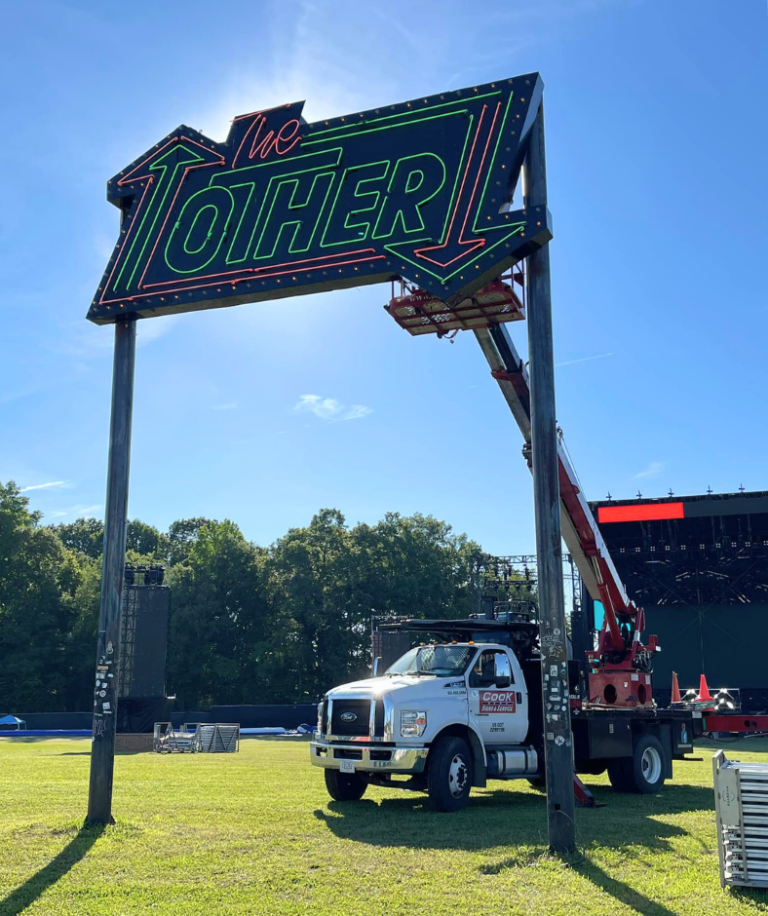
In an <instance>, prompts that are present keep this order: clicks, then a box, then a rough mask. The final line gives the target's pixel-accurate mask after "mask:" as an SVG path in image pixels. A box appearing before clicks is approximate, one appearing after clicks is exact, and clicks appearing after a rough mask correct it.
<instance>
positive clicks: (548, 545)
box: [523, 102, 575, 852]
mask: <svg viewBox="0 0 768 916" xmlns="http://www.w3.org/2000/svg"><path fill="white" fill-rule="evenodd" d="M523 174H524V177H525V198H526V199H525V206H526V210H527V211H528V215H529V218H532V219H535V218H536V211H537V208H538V209H539V210H540V212H544V211H545V210H546V207H547V171H546V156H545V149H544V104H543V102H542V104H541V106H540V107H539V111H538V114H537V116H536V121H535V123H534V126H533V128H532V130H531V137H530V142H529V147H528V153H527V156H526V160H525V165H524V173H523ZM526 278H527V279H526V283H527V287H526V292H527V297H526V298H527V306H528V316H527V317H528V359H529V376H530V389H531V452H532V461H533V493H534V504H535V512H536V556H537V559H538V578H539V614H540V630H541V666H542V693H543V704H542V709H543V714H544V751H545V756H546V771H547V814H548V818H549V846H550V849H552V850H553V851H554V852H573V850H574V849H575V825H574V820H573V817H574V797H573V740H572V735H571V718H570V709H569V700H568V655H567V648H566V629H565V599H564V594H563V558H562V543H561V535H560V483H559V480H558V458H557V422H556V413H555V362H554V353H553V345H552V290H551V284H550V275H549V245H544V246H543V247H542V248H539V250H538V251H536V252H535V253H534V254H532V255H530V256H529V257H528V264H527V271H526Z"/></svg>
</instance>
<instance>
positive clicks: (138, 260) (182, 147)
mask: <svg viewBox="0 0 768 916" xmlns="http://www.w3.org/2000/svg"><path fill="white" fill-rule="evenodd" d="M179 150H184V151H185V152H186V153H189V155H190V156H194V157H195V158H194V159H185V160H183V161H182V162H179V161H177V162H176V164H175V165H174V168H173V171H172V172H171V175H170V178H169V180H168V185H167V187H166V188H165V191H164V192H163V199H162V200H161V201H160V205H159V206H158V210H157V212H156V213H155V217H154V219H153V220H152V225H151V226H150V227H149V231H148V232H147V235H146V237H145V239H144V243H143V245H142V246H141V251H140V252H139V255H138V257H137V258H136V262H135V264H134V266H133V270H132V271H131V275H130V277H129V278H128V282H127V283H126V285H125V292H128V290H129V289H130V288H131V284H132V283H133V278H134V277H135V276H136V271H137V270H138V269H139V264H140V263H141V260H142V258H143V257H144V252H145V250H146V248H147V245H148V243H149V239H150V237H151V236H152V233H153V232H154V229H155V224H156V223H157V220H158V218H159V216H160V212H161V211H162V209H163V204H164V203H165V199H166V197H167V196H168V192H169V191H170V189H171V186H172V185H173V179H174V178H175V176H176V172H177V171H178V169H179V167H180V166H182V165H189V164H193V163H195V162H205V158H204V157H203V156H200V155H199V154H198V153H195V152H194V151H193V150H191V149H189V148H188V147H186V146H185V145H184V144H183V143H180V144H178V146H175V147H174V148H173V149H171V150H168V152H167V153H165V154H164V155H163V156H161V157H160V158H159V159H158V160H157V162H153V163H152V165H150V166H149V170H150V171H155V170H156V169H162V170H163V175H162V176H161V178H160V180H159V181H158V183H157V188H156V189H155V191H154V193H153V194H152V199H151V200H150V202H149V205H148V206H147V209H146V210H145V211H144V215H143V217H142V219H141V223H140V225H139V229H138V232H137V233H136V235H134V237H133V241H132V242H131V247H130V248H129V250H128V254H127V256H126V258H125V260H124V261H123V263H122V265H121V267H120V273H119V274H118V275H117V278H116V279H115V282H114V283H113V284H112V289H113V291H114V292H115V294H117V290H118V286H119V284H120V280H121V278H122V276H123V271H124V270H125V268H126V267H127V266H128V264H129V263H130V260H131V256H132V255H133V250H134V248H135V247H136V243H137V241H138V240H139V239H140V238H141V235H142V232H143V230H144V223H146V221H147V217H148V216H149V214H150V212H151V210H152V208H153V207H154V205H155V199H156V198H157V195H158V193H159V192H160V188H161V187H162V186H163V182H164V181H165V178H166V175H167V172H168V166H167V165H165V163H164V160H165V159H167V158H168V157H169V156H171V155H173V154H174V153H178V151H179Z"/></svg>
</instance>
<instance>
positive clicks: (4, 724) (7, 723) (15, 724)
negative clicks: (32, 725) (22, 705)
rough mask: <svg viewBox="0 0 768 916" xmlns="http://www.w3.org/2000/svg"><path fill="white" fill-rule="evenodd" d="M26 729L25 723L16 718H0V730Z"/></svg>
mask: <svg viewBox="0 0 768 916" xmlns="http://www.w3.org/2000/svg"><path fill="white" fill-rule="evenodd" d="M26 727H27V723H26V722H25V721H24V720H23V719H17V718H16V716H0V729H3V730H4V729H7V728H12V729H18V728H26Z"/></svg>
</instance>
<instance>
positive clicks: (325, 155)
mask: <svg viewBox="0 0 768 916" xmlns="http://www.w3.org/2000/svg"><path fill="white" fill-rule="evenodd" d="M343 152H344V149H343V147H340V146H339V147H337V148H336V149H330V150H324V151H323V152H319V153H302V154H301V155H299V156H294V157H292V158H291V159H287V160H285V161H283V160H280V159H278V160H273V161H272V162H260V163H258V164H257V165H249V166H245V168H242V169H230V170H229V171H228V172H224V173H219V174H218V175H214V176H212V178H211V180H210V183H209V187H226V185H225V184H224V183H223V182H224V180H225V179H227V178H229V177H232V176H233V175H237V176H238V177H240V176H242V175H243V174H244V173H247V172H251V171H252V170H254V169H264V168H275V167H276V166H285V165H286V164H287V163H289V162H290V163H292V162H296V161H297V160H299V159H320V160H323V162H322V165H317V166H310V167H309V168H305V169H295V170H293V171H291V172H283V173H281V174H278V175H272V176H270V178H269V181H268V182H267V187H266V189H265V192H264V197H263V199H262V202H261V206H260V208H259V212H258V215H257V217H256V219H255V220H254V223H253V229H252V230H251V237H250V239H249V240H248V244H247V245H246V248H245V252H246V253H245V256H244V257H243V258H239V259H238V260H235V261H229V260H227V261H226V263H227V264H241V263H243V262H244V261H247V260H248V256H249V253H250V252H251V251H253V250H254V248H253V239H254V236H255V235H256V230H257V229H258V228H259V223H260V220H261V215H262V213H263V212H264V206H265V203H266V201H267V200H268V199H269V194H270V188H271V186H272V183H273V182H274V181H280V180H281V179H285V178H291V177H293V176H295V175H306V174H307V173H309V172H314V171H318V170H320V169H326V170H327V169H329V168H330V169H335V168H338V166H339V163H340V162H341V157H342V154H343ZM333 153H336V161H335V162H334V161H333V155H332V154H333ZM328 159H330V160H331V161H329V162H327V161H325V160H328ZM331 174H334V173H333V172H331ZM334 177H335V176H334ZM256 181H257V179H254V182H253V184H254V188H255V185H256ZM242 183H243V184H248V183H249V182H242ZM235 187H239V185H236V186H235ZM332 187H333V182H331V184H330V185H329V188H328V192H329V193H330V190H331V188H332ZM312 190H314V183H313V188H312ZM310 193H311V192H310ZM250 202H251V201H250V197H249V200H248V203H247V205H246V209H245V210H243V213H242V216H241V217H240V223H239V224H238V227H237V232H236V233H235V235H234V238H233V239H232V245H230V252H231V251H232V248H234V245H235V241H236V240H237V237H238V235H239V233H240V227H241V226H242V222H243V220H244V219H245V214H246V212H247V207H249V206H250ZM326 203H327V197H326V200H325V201H323V205H322V207H321V209H320V213H319V214H318V218H317V223H316V225H315V229H314V230H313V233H312V239H314V236H315V232H316V231H317V227H318V226H319V225H320V223H321V222H322V216H323V211H324V209H325V205H326ZM304 250H305V251H306V250H308V249H304Z"/></svg>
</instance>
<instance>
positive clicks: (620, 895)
mask: <svg viewBox="0 0 768 916" xmlns="http://www.w3.org/2000/svg"><path fill="white" fill-rule="evenodd" d="M562 859H563V861H564V862H566V863H567V864H568V865H569V866H570V867H571V868H572V869H573V870H574V871H575V872H577V874H579V875H581V876H582V877H583V878H586V879H587V881H591V882H592V884H594V885H595V887H599V888H600V889H601V890H603V891H605V893H606V894H610V895H611V897H613V899H614V900H617V901H618V902H619V903H623V904H624V905H625V906H628V907H629V908H630V909H631V910H632V911H633V912H636V913H640V914H641V916H677V914H676V913H674V912H673V911H672V910H670V909H668V908H667V907H665V906H664V905H663V904H662V903H657V902H656V901H655V900H651V899H650V897H646V896H645V895H644V894H641V893H640V892H639V891H636V890H635V889H634V888H632V887H630V886H629V885H628V884H624V882H622V881H618V880H617V879H616V878H611V876H610V875H608V874H606V872H604V871H603V869H602V868H600V867H599V866H598V865H596V864H595V863H594V862H592V861H590V860H589V859H587V858H580V857H578V856H563V857H562ZM0 913H2V910H0Z"/></svg>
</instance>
